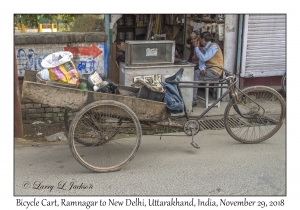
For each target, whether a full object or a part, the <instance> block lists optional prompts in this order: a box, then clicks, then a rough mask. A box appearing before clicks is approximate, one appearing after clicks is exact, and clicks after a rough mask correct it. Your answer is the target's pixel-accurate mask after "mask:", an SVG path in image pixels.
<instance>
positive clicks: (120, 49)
mask: <svg viewBox="0 0 300 210" xmlns="http://www.w3.org/2000/svg"><path fill="white" fill-rule="evenodd" d="M116 60H117V63H118V65H119V64H120V62H125V42H124V40H121V39H119V40H117V49H116Z"/></svg>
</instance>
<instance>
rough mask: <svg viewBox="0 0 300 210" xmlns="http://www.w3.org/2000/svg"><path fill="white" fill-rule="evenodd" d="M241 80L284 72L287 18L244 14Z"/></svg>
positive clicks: (283, 16) (274, 15) (277, 15)
mask: <svg viewBox="0 0 300 210" xmlns="http://www.w3.org/2000/svg"><path fill="white" fill-rule="evenodd" d="M242 52H243V53H242V66H241V77H268V76H279V75H283V74H284V72H285V71H286V15H282V14H273V15H271V14H268V15H257V14H250V15H245V19H244V30H243V51H242Z"/></svg>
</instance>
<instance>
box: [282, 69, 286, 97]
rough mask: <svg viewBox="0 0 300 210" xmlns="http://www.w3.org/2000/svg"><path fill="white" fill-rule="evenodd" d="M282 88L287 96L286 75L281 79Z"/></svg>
mask: <svg viewBox="0 0 300 210" xmlns="http://www.w3.org/2000/svg"><path fill="white" fill-rule="evenodd" d="M281 88H282V92H283V94H284V95H286V73H285V74H284V75H283V76H282V78H281Z"/></svg>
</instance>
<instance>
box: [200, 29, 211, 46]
mask: <svg viewBox="0 0 300 210" xmlns="http://www.w3.org/2000/svg"><path fill="white" fill-rule="evenodd" d="M211 40H212V36H211V34H210V33H208V32H203V33H201V34H200V46H201V47H205V46H206V44H207V43H208V42H211Z"/></svg>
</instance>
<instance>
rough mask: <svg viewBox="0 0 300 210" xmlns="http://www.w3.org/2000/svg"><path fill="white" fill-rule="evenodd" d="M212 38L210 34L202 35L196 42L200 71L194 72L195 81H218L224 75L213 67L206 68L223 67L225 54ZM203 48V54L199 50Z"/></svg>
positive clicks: (194, 101) (195, 100) (195, 104)
mask: <svg viewBox="0 0 300 210" xmlns="http://www.w3.org/2000/svg"><path fill="white" fill-rule="evenodd" d="M211 40H212V36H211V34H210V33H201V34H200V40H197V41H194V42H193V45H194V47H195V53H196V55H197V57H198V59H199V69H196V70H195V71H194V80H195V81H207V80H217V79H219V78H220V76H221V75H222V70H221V69H219V68H217V67H213V68H210V69H206V66H212V65H218V66H220V67H223V66H224V64H223V53H222V50H221V49H220V47H219V45H218V44H216V43H213V42H211ZM199 46H201V47H203V51H204V53H203V52H201V50H200V49H199ZM197 92H198V88H194V91H193V106H197Z"/></svg>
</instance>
